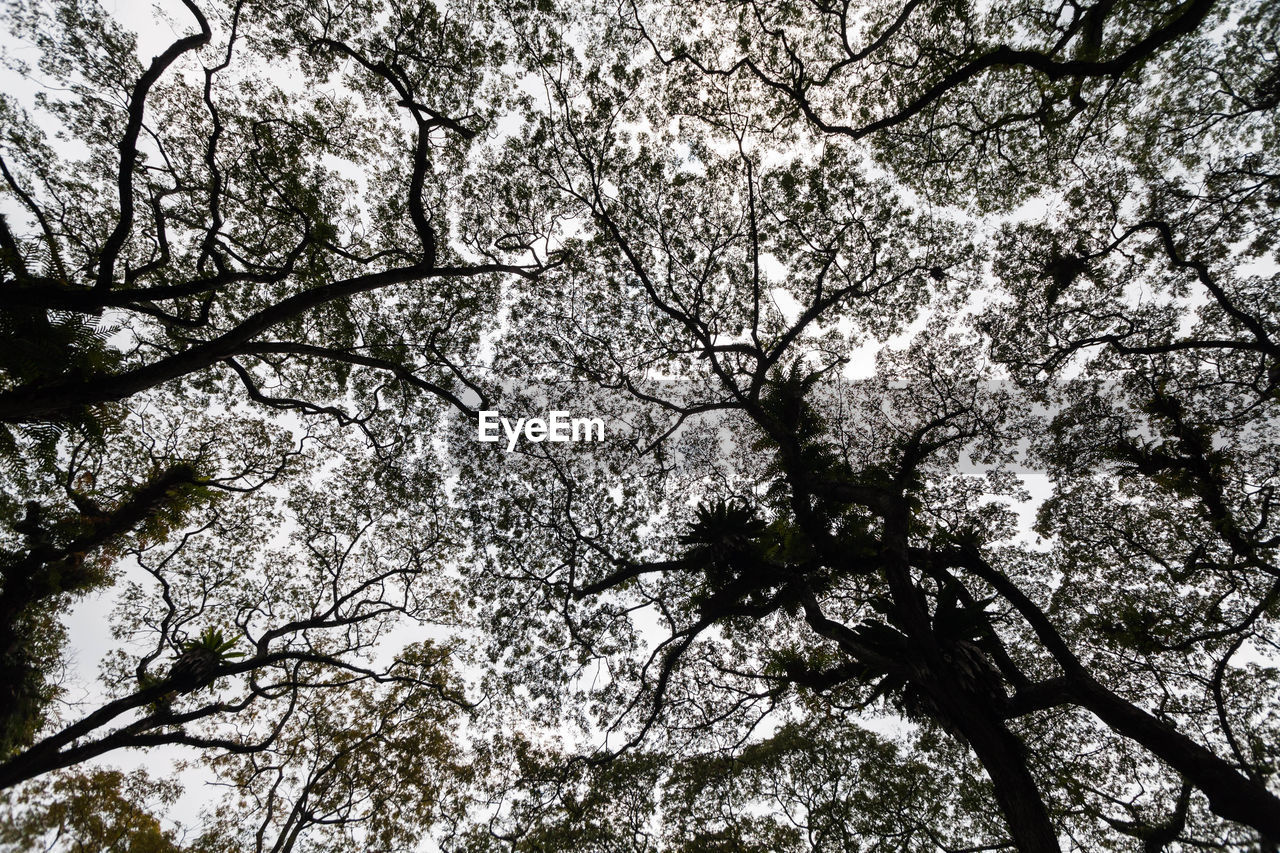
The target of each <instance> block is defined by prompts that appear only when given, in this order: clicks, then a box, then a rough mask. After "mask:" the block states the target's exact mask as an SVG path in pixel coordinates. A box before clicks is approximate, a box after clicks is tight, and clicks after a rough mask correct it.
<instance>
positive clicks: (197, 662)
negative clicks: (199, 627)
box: [169, 626, 244, 693]
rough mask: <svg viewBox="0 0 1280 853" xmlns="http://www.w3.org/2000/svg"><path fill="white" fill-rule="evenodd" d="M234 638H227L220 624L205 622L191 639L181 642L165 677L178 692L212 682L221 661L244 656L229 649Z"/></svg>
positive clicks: (206, 685)
mask: <svg viewBox="0 0 1280 853" xmlns="http://www.w3.org/2000/svg"><path fill="white" fill-rule="evenodd" d="M237 642H239V640H238V638H235V637H232V638H231V639H227V638H226V636H225V635H224V634H223V633H222V629H221V628H214V627H213V626H209V627H207V628H205V629H204V630H203V631H201V632H200V634H199V635H198V636H197V637H196V638H195V639H194V640H188V641H187V642H185V643H183V644H182V646H181V648H182V652H181V654H179V655H178V658H177V660H175V661H174V662H173V666H171V667H170V668H169V681H170V682H172V684H173V686H174V689H175V690H176V691H178V692H180V693H193V692H195V691H196V690H199V689H201V688H203V687H208V686H209V685H211V684H213V681H214V679H215V678H216V677H217V671H218V668H219V667H220V666H222V664H224V663H226V662H227V661H231V660H234V659H236V658H241V657H244V652H237V651H232V650H233V649H234V648H235V646H236V643H237Z"/></svg>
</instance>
